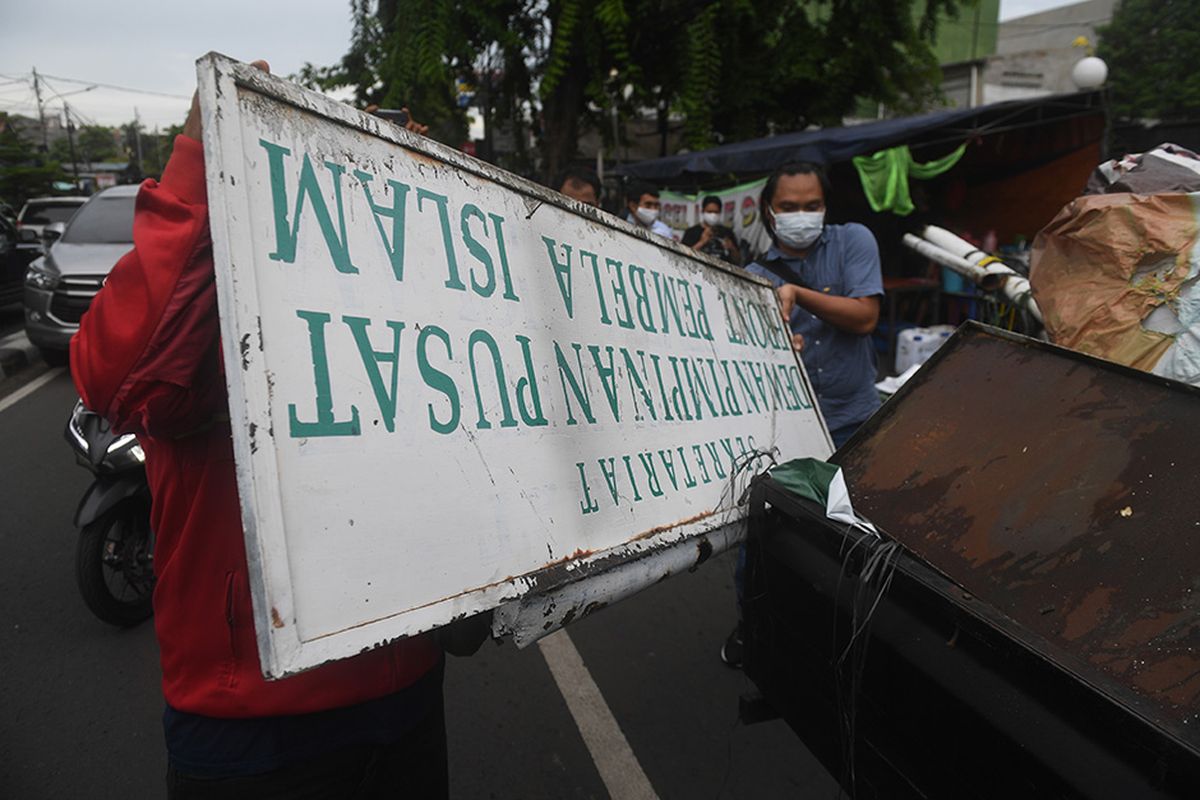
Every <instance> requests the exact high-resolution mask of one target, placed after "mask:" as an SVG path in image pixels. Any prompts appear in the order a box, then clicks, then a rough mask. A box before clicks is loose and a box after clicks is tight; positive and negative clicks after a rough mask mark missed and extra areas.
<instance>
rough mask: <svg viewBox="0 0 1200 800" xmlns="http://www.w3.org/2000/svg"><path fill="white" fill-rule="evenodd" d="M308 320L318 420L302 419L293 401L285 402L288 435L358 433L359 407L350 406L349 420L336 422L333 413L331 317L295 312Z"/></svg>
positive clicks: (308, 312)
mask: <svg viewBox="0 0 1200 800" xmlns="http://www.w3.org/2000/svg"><path fill="white" fill-rule="evenodd" d="M296 316H297V317H299V318H300V319H302V320H304V321H305V322H306V323H308V342H309V347H310V350H311V352H312V362H313V383H314V384H315V388H316V393H317V397H316V406H317V421H316V422H301V421H300V417H299V415H297V413H296V404H295V403H289V404H288V435H289V436H291V437H292V438H293V439H304V438H308V437H313V436H358V435H359V434H360V433H362V427H361V426H360V425H359V424H358V409H357V408H355V407H354V406H350V419H348V420H343V421H341V422H338V421H337V420H336V419H334V414H333V388H332V386H331V385H330V380H329V356H328V354H327V353H326V351H325V326H326V325H327V324H329V321H330V320H331V319H332V317H331V316H330V315H329V314H325V313H323V312H320V311H297V312H296Z"/></svg>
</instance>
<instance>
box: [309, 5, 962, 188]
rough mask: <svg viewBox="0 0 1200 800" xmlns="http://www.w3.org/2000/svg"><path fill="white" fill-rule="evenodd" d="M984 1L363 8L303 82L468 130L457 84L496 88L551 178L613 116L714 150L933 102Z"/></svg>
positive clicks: (489, 100) (499, 102) (498, 106)
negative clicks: (862, 104) (970, 8)
mask: <svg viewBox="0 0 1200 800" xmlns="http://www.w3.org/2000/svg"><path fill="white" fill-rule="evenodd" d="M970 2H971V0H924V2H922V0H891V2H880V0H809V1H808V2H805V1H804V0H783V1H782V2H780V0H707V1H706V0H478V2H473V1H472V0H352V2H351V13H352V15H353V18H354V33H353V38H352V41H351V46H350V51H349V52H348V53H347V54H346V56H345V57H344V58H343V59H342V62H341V63H340V64H339V65H336V66H334V67H328V68H324V69H320V68H314V67H311V66H309V67H306V69H305V70H304V71H302V73H301V76H300V77H301V79H302V80H305V81H307V82H309V83H310V84H311V85H317V86H320V87H322V88H332V87H333V86H337V85H348V86H353V87H355V90H356V95H357V99H358V100H359V102H360V103H368V102H376V103H380V104H382V105H396V104H399V103H401V102H404V103H406V104H407V105H409V106H410V107H411V108H412V109H413V110H414V113H416V114H418V116H420V118H422V119H425V118H428V119H430V120H431V122H432V123H433V124H434V127H435V129H441V130H449V131H450V132H451V133H452V134H454V135H456V136H461V131H462V129H463V122H464V118H463V112H462V110H461V109H460V108H458V105H457V103H456V99H457V98H456V94H455V91H454V86H455V82H456V80H459V79H462V78H468V79H469V80H470V81H471V82H473V83H477V84H479V85H481V86H482V87H484V88H486V89H488V91H487V93H486V94H487V96H486V97H482V98H479V99H480V100H481V105H482V108H483V113H484V116H485V119H488V118H493V119H500V120H503V121H505V122H506V123H508V124H511V125H514V126H518V127H521V126H525V125H533V127H534V130H535V132H536V133H537V134H538V138H539V142H540V146H541V155H542V166H543V171H544V173H546V174H551V173H553V172H556V171H557V170H558V169H560V168H561V167H562V166H564V165H565V164H566V163H568V162H569V161H570V160H571V158H572V157H573V155H574V153H575V148H576V142H577V140H578V138H579V134H580V132H581V130H582V128H583V127H584V126H592V127H594V128H596V129H598V130H600V131H601V132H602V133H603V135H604V136H605V137H606V139H609V140H610V142H611V139H610V137H611V133H610V131H609V130H608V126H607V125H605V124H604V120H605V119H607V118H608V115H609V114H610V113H611V112H612V111H613V110H614V108H615V110H616V112H617V113H618V114H622V115H630V114H633V113H636V111H637V110H638V109H644V108H658V109H659V114H660V117H663V116H664V115H665V114H666V113H667V112H668V110H670V109H674V110H677V111H681V112H683V114H684V115H685V118H686V127H685V143H686V144H687V146H689V147H691V148H700V147H706V146H709V145H711V144H712V143H714V142H715V141H718V140H734V139H744V138H749V137H753V136H761V135H765V134H766V133H768V132H769V131H771V130H774V129H776V128H780V129H785V130H790V129H797V128H803V127H805V126H807V125H808V124H810V123H814V122H816V123H821V124H830V123H834V124H836V123H837V122H839V121H840V120H841V118H842V117H843V116H844V115H845V114H846V113H847V112H849V111H850V110H851V108H853V106H854V104H855V102H856V100H857V99H859V98H867V99H870V100H872V101H876V102H882V103H886V104H888V105H889V106H891V107H893V108H900V109H904V108H907V107H914V108H915V107H918V106H920V105H921V104H922V103H924V102H925V101H926V100H928V99H929V98H930V97H931V96H933V95H935V94H936V91H937V89H936V86H937V83H938V80H939V78H940V72H939V70H938V65H937V60H936V58H935V57H934V55H933V52H932V49H931V44H932V41H933V36H934V34H935V31H936V21H937V19H938V17H939V15H941V14H949V15H954V14H955V13H957V8H958V6H959V5H961V4H969V3H970ZM480 77H483V78H484V80H480ZM626 86H629V87H631V91H630V92H629V93H628V94H627V93H626V91H625V87H626ZM443 138H444V137H443ZM519 138H520V137H518V139H519ZM445 140H446V141H458V140H459V139H457V138H446V139H445ZM613 144H615V143H613Z"/></svg>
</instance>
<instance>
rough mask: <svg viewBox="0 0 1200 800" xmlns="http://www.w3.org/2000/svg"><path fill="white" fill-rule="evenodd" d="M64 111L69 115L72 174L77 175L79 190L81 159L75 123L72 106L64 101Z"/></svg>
mask: <svg viewBox="0 0 1200 800" xmlns="http://www.w3.org/2000/svg"><path fill="white" fill-rule="evenodd" d="M63 113H64V114H66V116H67V145H68V146H69V147H70V148H71V174H73V175H74V176H75V190H76V191H79V159H78V158H77V157H76V155H75V123H74V122H71V107H70V106H69V105H67V101H66V100H64V101H63Z"/></svg>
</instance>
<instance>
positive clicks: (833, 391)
mask: <svg viewBox="0 0 1200 800" xmlns="http://www.w3.org/2000/svg"><path fill="white" fill-rule="evenodd" d="M828 193H829V179H828V178H827V177H826V175H825V171H824V169H823V168H821V167H820V166H819V165H816V164H809V163H796V164H788V165H786V166H783V167H780V168H779V169H777V170H775V172H774V173H773V174H772V175H771V177H770V178H768V179H767V183H766V185H765V186H764V187H763V191H762V196H761V197H760V198H759V208H760V209H762V215H763V223H764V224H765V225H766V226H767V230H768V231H769V232H770V233H771V239H772V242H773V244H772V246H771V248H770V249H768V250H767V253H766V256H765V257H763V258H762V259H761V260H760V261H759V262H758V263H755V264H751V265H749V266H748V267H747V269H748V270H750V271H751V272H753V273H755V274H757V275H762V276H763V277H765V278H767V279H768V280H770V281H771V282H772V283H774V284H775V285H776V286H777V287H778V292H779V298H780V301H781V304H782V305H783V309H784V316H785V318H786V319H787V320H788V322H789V323H790V325H791V329H792V333H793V335H794V336H793V338H794V341H795V343H796V344H797V346H802V347H803V350H802V358H803V359H804V366H805V368H806V369H807V371H808V376H809V379H810V380H811V381H812V384H813V389H814V390H815V391H816V393H817V401H818V402H819V403H820V406H821V413H822V415H824V417H825V424H826V425H828V426H829V433H830V435H831V436H832V437H833V443H834V446H835V447H841V446H842V445H843V444H844V443H845V442H846V440H847V439H849V438H850V435H851V434H853V433H854V431H855V430H856V429H857V428H858V426H859V425H861V424H862V423H863V421H864V420H866V419H867V417H869V416H871V414H873V413H874V412H875V409H877V408H878V407H879V393H878V392H877V391H876V390H875V371H876V362H875V348H874V347H873V346H872V344H871V332H872V331H873V330H875V324H876V323H877V322H878V321H879V302H880V297H882V295H883V277H882V275H881V273H880V268H879V246H878V245H877V244H876V243H875V237H874V236H873V235H872V234H871V232H870V231H869V230H867V228H866V227H864V226H862V225H859V224H857V223H853V222H852V223H849V224H846V225H826V224H825V201H826V197H827V196H828Z"/></svg>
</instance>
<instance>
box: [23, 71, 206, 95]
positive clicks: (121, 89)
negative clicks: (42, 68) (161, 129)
mask: <svg viewBox="0 0 1200 800" xmlns="http://www.w3.org/2000/svg"><path fill="white" fill-rule="evenodd" d="M41 76H42V77H43V78H51V79H53V80H56V81H66V82H67V83H80V84H84V85H90V86H101V87H103V88H105V89H115V90H116V91H118V92H132V93H133V94H150V95H155V96H157V97H170V98H172V99H175V100H191V99H192V98H191V97H185V96H184V95H181V94H170V93H169V92H155V91H152V90H150V89H131V88H129V87H128V86H117V85H116V84H112V83H100V82H99V81H81V80H79V79H78V78H63V77H60V76H58V75H47V74H46V73H44V72H43V73H42V74H41Z"/></svg>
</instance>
